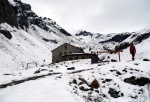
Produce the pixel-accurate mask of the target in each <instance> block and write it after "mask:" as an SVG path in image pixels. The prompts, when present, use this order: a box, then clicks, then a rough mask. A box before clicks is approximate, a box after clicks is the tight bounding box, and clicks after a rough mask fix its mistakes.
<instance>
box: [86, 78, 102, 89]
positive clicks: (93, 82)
mask: <svg viewBox="0 0 150 102" xmlns="http://www.w3.org/2000/svg"><path fill="white" fill-rule="evenodd" d="M89 86H90V87H91V88H96V89H98V88H99V87H100V85H99V83H98V81H97V80H96V79H94V80H93V81H92V83H91V84H90V85H89Z"/></svg>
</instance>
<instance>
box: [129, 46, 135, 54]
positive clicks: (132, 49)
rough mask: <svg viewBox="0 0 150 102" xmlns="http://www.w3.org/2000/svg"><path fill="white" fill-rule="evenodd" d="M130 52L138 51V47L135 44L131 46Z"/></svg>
mask: <svg viewBox="0 0 150 102" xmlns="http://www.w3.org/2000/svg"><path fill="white" fill-rule="evenodd" d="M130 53H136V48H135V46H134V45H131V46H130Z"/></svg>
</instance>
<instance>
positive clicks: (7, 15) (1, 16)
mask: <svg viewBox="0 0 150 102" xmlns="http://www.w3.org/2000/svg"><path fill="white" fill-rule="evenodd" d="M4 22H7V23H8V24H10V25H11V26H15V27H17V17H16V12H15V8H14V7H13V6H12V5H11V4H9V2H8V0H0V23H4Z"/></svg>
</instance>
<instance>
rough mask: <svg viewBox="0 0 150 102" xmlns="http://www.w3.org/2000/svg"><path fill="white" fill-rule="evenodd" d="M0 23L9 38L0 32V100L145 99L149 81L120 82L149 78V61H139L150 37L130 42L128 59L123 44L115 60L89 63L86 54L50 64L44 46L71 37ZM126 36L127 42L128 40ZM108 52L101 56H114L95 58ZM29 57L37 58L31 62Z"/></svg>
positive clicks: (149, 55) (149, 101) (135, 101)
mask: <svg viewBox="0 0 150 102" xmlns="http://www.w3.org/2000/svg"><path fill="white" fill-rule="evenodd" d="M2 27H3V28H5V29H6V28H7V29H9V30H10V32H11V34H12V36H13V38H12V39H11V40H8V39H6V38H5V37H4V36H3V35H0V38H1V39H3V40H0V44H1V50H0V61H1V65H0V77H1V80H0V87H1V89H0V102H43V101H44V102H150V86H149V84H144V85H138V84H137V85H133V84H131V83H130V84H129V83H127V82H125V80H129V79H128V78H134V77H135V78H141V77H144V78H150V61H143V59H150V52H149V50H150V49H149V47H148V46H150V38H148V39H146V40H143V41H142V42H141V43H139V44H137V45H135V46H136V49H137V53H136V56H135V61H131V55H130V53H129V49H128V48H127V49H125V50H123V52H121V62H101V63H98V64H91V61H90V59H88V60H74V61H66V62H60V63H56V64H50V60H51V53H50V50H51V49H52V48H54V47H56V46H59V44H61V43H62V42H63V41H64V40H66V41H68V42H70V41H71V40H72V39H74V41H76V40H75V38H71V37H67V38H66V37H65V36H64V35H62V34H59V33H57V34H55V33H46V32H45V31H43V30H41V29H40V28H38V27H36V26H32V27H31V28H29V29H28V33H27V32H25V31H24V30H21V29H20V30H18V29H16V28H12V27H10V26H9V25H7V24H3V25H2ZM32 29H36V30H37V31H36V30H32ZM37 32H38V34H39V35H36V34H37ZM49 34H51V38H49ZM43 37H44V38H49V39H57V41H58V42H59V43H58V44H54V43H46V42H44V41H43V40H41V38H43ZM62 38H64V40H63V41H62ZM126 41H127V42H131V41H132V39H126ZM75 44H77V45H78V44H79V42H77V41H76V43H75ZM33 49H35V51H34V50H33ZM108 56H109V57H110V58H109V59H105V60H108V61H110V59H116V60H118V55H117V54H101V55H99V57H100V58H102V57H105V58H108ZM43 59H46V61H43ZM34 60H37V62H32V61H34ZM8 62H9V63H8ZM25 62H26V63H25ZM29 62H30V63H29ZM68 68H75V70H67V69H68ZM37 77H40V78H37ZM79 78H84V79H85V80H86V81H87V82H88V83H89V84H90V83H91V82H92V81H93V80H94V79H96V80H97V81H98V82H99V84H100V87H99V88H98V89H91V88H90V87H89V86H88V85H86V84H81V85H80V84H79V83H80V80H79ZM27 79H28V80H27ZM24 80H25V81H24ZM74 80H76V83H75V82H74ZM16 83H18V84H16ZM148 83H149V82H148ZM7 85H8V86H7ZM4 86H7V87H4ZM112 90H113V91H112Z"/></svg>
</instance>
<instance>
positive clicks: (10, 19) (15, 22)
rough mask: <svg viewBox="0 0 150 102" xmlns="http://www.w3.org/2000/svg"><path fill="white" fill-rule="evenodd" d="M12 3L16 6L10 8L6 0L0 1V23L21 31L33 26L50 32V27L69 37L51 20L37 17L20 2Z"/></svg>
mask: <svg viewBox="0 0 150 102" xmlns="http://www.w3.org/2000/svg"><path fill="white" fill-rule="evenodd" d="M14 2H15V4H16V5H15V6H12V5H11V4H10V3H9V2H8V0H0V23H4V22H7V23H8V24H10V25H11V26H15V27H21V28H22V29H27V28H28V27H29V25H32V24H33V25H36V26H38V27H40V28H42V29H44V30H46V31H48V32H51V29H50V28H49V27H48V26H51V27H53V28H55V29H57V30H59V31H60V32H61V33H63V34H64V35H67V36H70V33H68V32H67V31H66V30H65V29H63V28H62V27H60V26H59V25H58V24H56V22H55V21H53V20H52V19H50V18H46V17H44V18H42V17H38V16H37V14H35V13H34V12H33V11H32V9H31V6H30V5H29V4H25V3H22V2H21V0H14ZM47 25H48V26H47Z"/></svg>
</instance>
